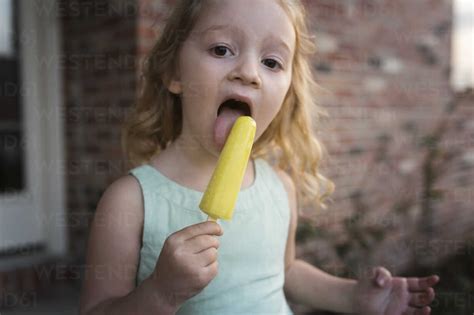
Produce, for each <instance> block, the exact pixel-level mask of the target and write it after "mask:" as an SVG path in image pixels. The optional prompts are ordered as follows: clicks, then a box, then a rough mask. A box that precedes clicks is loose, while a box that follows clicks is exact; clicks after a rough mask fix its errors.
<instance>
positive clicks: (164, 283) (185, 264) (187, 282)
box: [152, 221, 223, 307]
mask: <svg viewBox="0 0 474 315" xmlns="http://www.w3.org/2000/svg"><path fill="white" fill-rule="evenodd" d="M222 234H223V231H222V228H221V227H220V225H219V224H217V223H216V222H211V221H206V222H202V223H199V224H195V225H191V226H188V227H186V228H184V229H182V230H180V231H177V232H175V233H173V234H171V235H170V236H169V237H168V238H167V239H166V241H165V243H164V245H163V249H162V251H161V253H160V257H159V258H158V261H157V263H156V266H155V270H154V271H153V274H152V282H153V283H154V284H156V286H155V288H156V290H157V293H158V295H159V296H160V297H161V298H162V299H163V300H164V302H165V303H167V304H168V305H170V306H173V307H177V306H180V305H181V304H183V303H184V302H185V301H186V300H188V299H189V298H191V297H193V296H194V295H196V294H198V293H199V292H200V291H201V290H202V289H204V287H206V286H207V285H208V284H209V282H210V281H211V280H212V279H214V277H215V276H216V275H217V269H218V263H217V248H219V240H218V238H217V237H214V236H213V235H218V236H220V235H222Z"/></svg>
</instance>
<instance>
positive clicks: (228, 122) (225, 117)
mask: <svg viewBox="0 0 474 315" xmlns="http://www.w3.org/2000/svg"><path fill="white" fill-rule="evenodd" d="M240 116H243V113H242V112H241V111H239V110H237V109H232V108H229V107H224V108H223V109H222V111H221V113H220V115H219V116H217V118H216V122H215V124H214V141H215V143H216V144H217V146H218V147H219V149H222V148H223V147H224V144H225V141H226V140H227V136H228V135H229V133H230V130H231V129H232V126H233V125H234V123H235V121H236V120H237V118H239V117H240Z"/></svg>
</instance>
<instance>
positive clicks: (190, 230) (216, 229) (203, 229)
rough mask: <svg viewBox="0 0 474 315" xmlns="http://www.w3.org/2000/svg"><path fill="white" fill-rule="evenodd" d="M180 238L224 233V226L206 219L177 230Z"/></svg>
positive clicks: (183, 239)
mask: <svg viewBox="0 0 474 315" xmlns="http://www.w3.org/2000/svg"><path fill="white" fill-rule="evenodd" d="M177 234H178V235H179V236H178V238H179V239H180V240H182V241H185V240H188V239H190V238H193V237H195V236H197V235H204V234H207V235H218V236H220V235H222V234H223V230H222V227H221V226H220V225H219V224H218V223H216V222H213V221H205V222H201V223H198V224H194V225H190V226H188V227H185V228H184V229H182V230H180V231H178V232H177Z"/></svg>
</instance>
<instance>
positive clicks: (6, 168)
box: [0, 0, 24, 193]
mask: <svg viewBox="0 0 474 315" xmlns="http://www.w3.org/2000/svg"><path fill="white" fill-rule="evenodd" d="M17 16H18V14H17V1H13V0H0V104H1V106H0V192H2V193H3V192H7V193H9V192H13V191H19V190H22V189H23V188H24V178H23V169H24V165H23V161H24V159H23V153H24V152H23V146H22V142H23V141H22V138H23V130H22V129H23V128H22V122H23V119H22V106H21V102H22V99H21V94H20V91H21V88H20V87H21V82H20V80H21V78H20V57H19V50H18V40H17V37H18V31H17V20H18V19H17Z"/></svg>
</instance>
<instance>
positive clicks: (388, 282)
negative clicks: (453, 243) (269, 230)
mask: <svg viewBox="0 0 474 315" xmlns="http://www.w3.org/2000/svg"><path fill="white" fill-rule="evenodd" d="M277 173H278V174H279V176H280V177H281V179H282V181H283V183H284V185H285V188H286V190H287V193H288V199H289V203H290V205H289V206H290V212H291V220H290V227H289V233H288V240H287V244H286V252H285V285H284V290H285V293H286V295H287V296H288V298H289V299H291V300H292V301H294V302H295V303H300V304H304V305H307V306H310V307H313V308H316V309H324V310H329V311H335V312H341V313H358V314H365V315H370V314H371V315H374V314H377V315H378V314H397V315H398V314H420V315H421V314H423V315H427V314H430V312H431V309H430V307H429V306H428V305H429V304H430V303H431V302H432V301H433V300H434V297H435V292H434V289H433V286H434V285H435V284H436V283H437V282H438V281H439V277H438V276H436V275H432V276H429V277H424V278H418V277H413V278H404V277H392V275H391V274H390V272H389V271H388V270H387V269H385V268H383V267H377V268H373V269H372V271H371V273H370V275H368V276H366V277H364V278H361V279H360V280H352V279H344V278H339V277H335V276H332V275H330V274H328V273H325V272H323V271H322V270H320V269H318V268H316V267H314V266H312V265H310V264H308V263H306V262H304V261H302V260H299V259H295V234H296V226H297V218H298V213H297V205H296V191H295V186H294V183H293V181H292V179H291V177H290V176H288V175H287V174H286V173H285V172H283V171H279V170H277Z"/></svg>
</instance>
